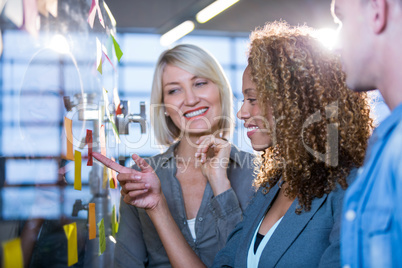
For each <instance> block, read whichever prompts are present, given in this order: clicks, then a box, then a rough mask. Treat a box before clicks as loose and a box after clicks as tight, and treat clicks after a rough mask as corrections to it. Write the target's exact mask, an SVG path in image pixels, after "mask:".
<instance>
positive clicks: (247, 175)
mask: <svg viewBox="0 0 402 268" xmlns="http://www.w3.org/2000/svg"><path fill="white" fill-rule="evenodd" d="M175 146H177V144H174V145H172V146H171V147H170V148H169V149H168V150H167V151H166V152H165V153H162V154H159V155H156V156H153V157H150V158H148V159H146V161H148V163H149V164H150V165H151V166H152V167H153V168H154V170H155V172H156V174H157V175H158V177H159V179H160V181H161V187H162V191H163V193H164V195H165V197H166V201H167V203H168V206H169V210H170V212H171V213H172V216H173V218H174V220H175V222H176V224H177V226H178V227H179V229H180V230H181V232H182V233H183V235H184V238H185V239H186V240H187V242H188V243H189V245H190V246H191V247H192V249H193V250H194V251H195V253H196V254H197V255H198V256H199V257H200V258H201V260H202V261H203V262H204V263H205V264H206V265H207V266H211V265H212V262H213V260H214V258H215V256H216V254H217V253H218V251H219V250H220V249H222V248H223V246H224V245H225V242H226V240H227V238H228V236H229V234H230V232H231V231H232V230H233V229H234V227H235V226H236V224H237V223H239V222H240V221H241V217H242V213H243V209H244V208H245V207H246V206H247V204H248V202H249V201H250V199H251V197H252V196H253V193H254V191H253V188H252V179H253V177H252V172H253V169H254V164H253V155H252V154H249V153H246V152H243V151H240V150H239V149H238V148H237V147H235V146H232V149H231V152H230V162H229V166H228V169H227V175H228V178H229V180H230V183H231V186H232V188H231V189H229V190H227V191H225V192H223V193H222V194H220V195H218V196H214V195H213V192H212V188H211V186H210V185H209V184H207V186H206V187H205V191H204V195H203V198H202V202H201V206H200V209H199V211H198V214H197V217H196V223H195V232H196V236H197V239H196V241H194V240H193V237H192V236H191V233H190V229H189V227H188V224H187V216H186V211H185V207H184V200H183V194H182V189H181V186H180V183H179V181H178V180H177V178H176V159H175V156H174V148H175ZM116 240H117V243H116V246H115V252H114V267H171V265H170V263H169V259H168V257H167V254H166V251H165V249H164V247H163V245H162V241H161V240H160V238H159V236H158V233H157V232H156V229H155V226H154V225H153V223H152V221H151V219H150V218H149V217H148V215H147V213H146V212H145V210H143V209H139V208H136V207H134V206H130V205H127V204H126V203H124V202H123V201H121V202H120V225H119V232H118V233H117V237H116Z"/></svg>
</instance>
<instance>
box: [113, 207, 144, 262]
mask: <svg viewBox="0 0 402 268" xmlns="http://www.w3.org/2000/svg"><path fill="white" fill-rule="evenodd" d="M147 261H148V257H147V250H146V246H145V243H144V239H143V236H142V227H141V223H140V220H139V216H138V211H137V209H136V208H135V207H133V206H130V205H128V204H126V203H124V201H123V199H120V223H119V230H118V232H117V235H116V245H115V251H114V267H116V268H117V267H119V268H120V267H145V266H146V263H147Z"/></svg>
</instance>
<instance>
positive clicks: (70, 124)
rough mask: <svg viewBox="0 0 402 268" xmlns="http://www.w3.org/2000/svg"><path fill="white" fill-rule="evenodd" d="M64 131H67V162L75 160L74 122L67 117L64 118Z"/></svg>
mask: <svg viewBox="0 0 402 268" xmlns="http://www.w3.org/2000/svg"><path fill="white" fill-rule="evenodd" d="M64 129H65V131H66V138H67V154H66V159H67V160H74V152H73V121H72V120H71V119H69V118H67V117H64Z"/></svg>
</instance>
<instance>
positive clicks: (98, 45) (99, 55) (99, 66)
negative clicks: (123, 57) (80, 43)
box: [96, 37, 102, 74]
mask: <svg viewBox="0 0 402 268" xmlns="http://www.w3.org/2000/svg"><path fill="white" fill-rule="evenodd" d="M96 69H97V70H98V72H100V74H102V43H101V42H100V41H99V39H98V37H96Z"/></svg>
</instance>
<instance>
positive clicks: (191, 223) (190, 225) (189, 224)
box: [187, 218, 196, 242]
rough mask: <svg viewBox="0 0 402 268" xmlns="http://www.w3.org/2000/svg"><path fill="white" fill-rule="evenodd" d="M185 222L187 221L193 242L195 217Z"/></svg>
mask: <svg viewBox="0 0 402 268" xmlns="http://www.w3.org/2000/svg"><path fill="white" fill-rule="evenodd" d="M187 223H188V228H190V233H191V236H192V237H193V239H194V242H195V238H196V237H195V218H194V219H190V220H187Z"/></svg>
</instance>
